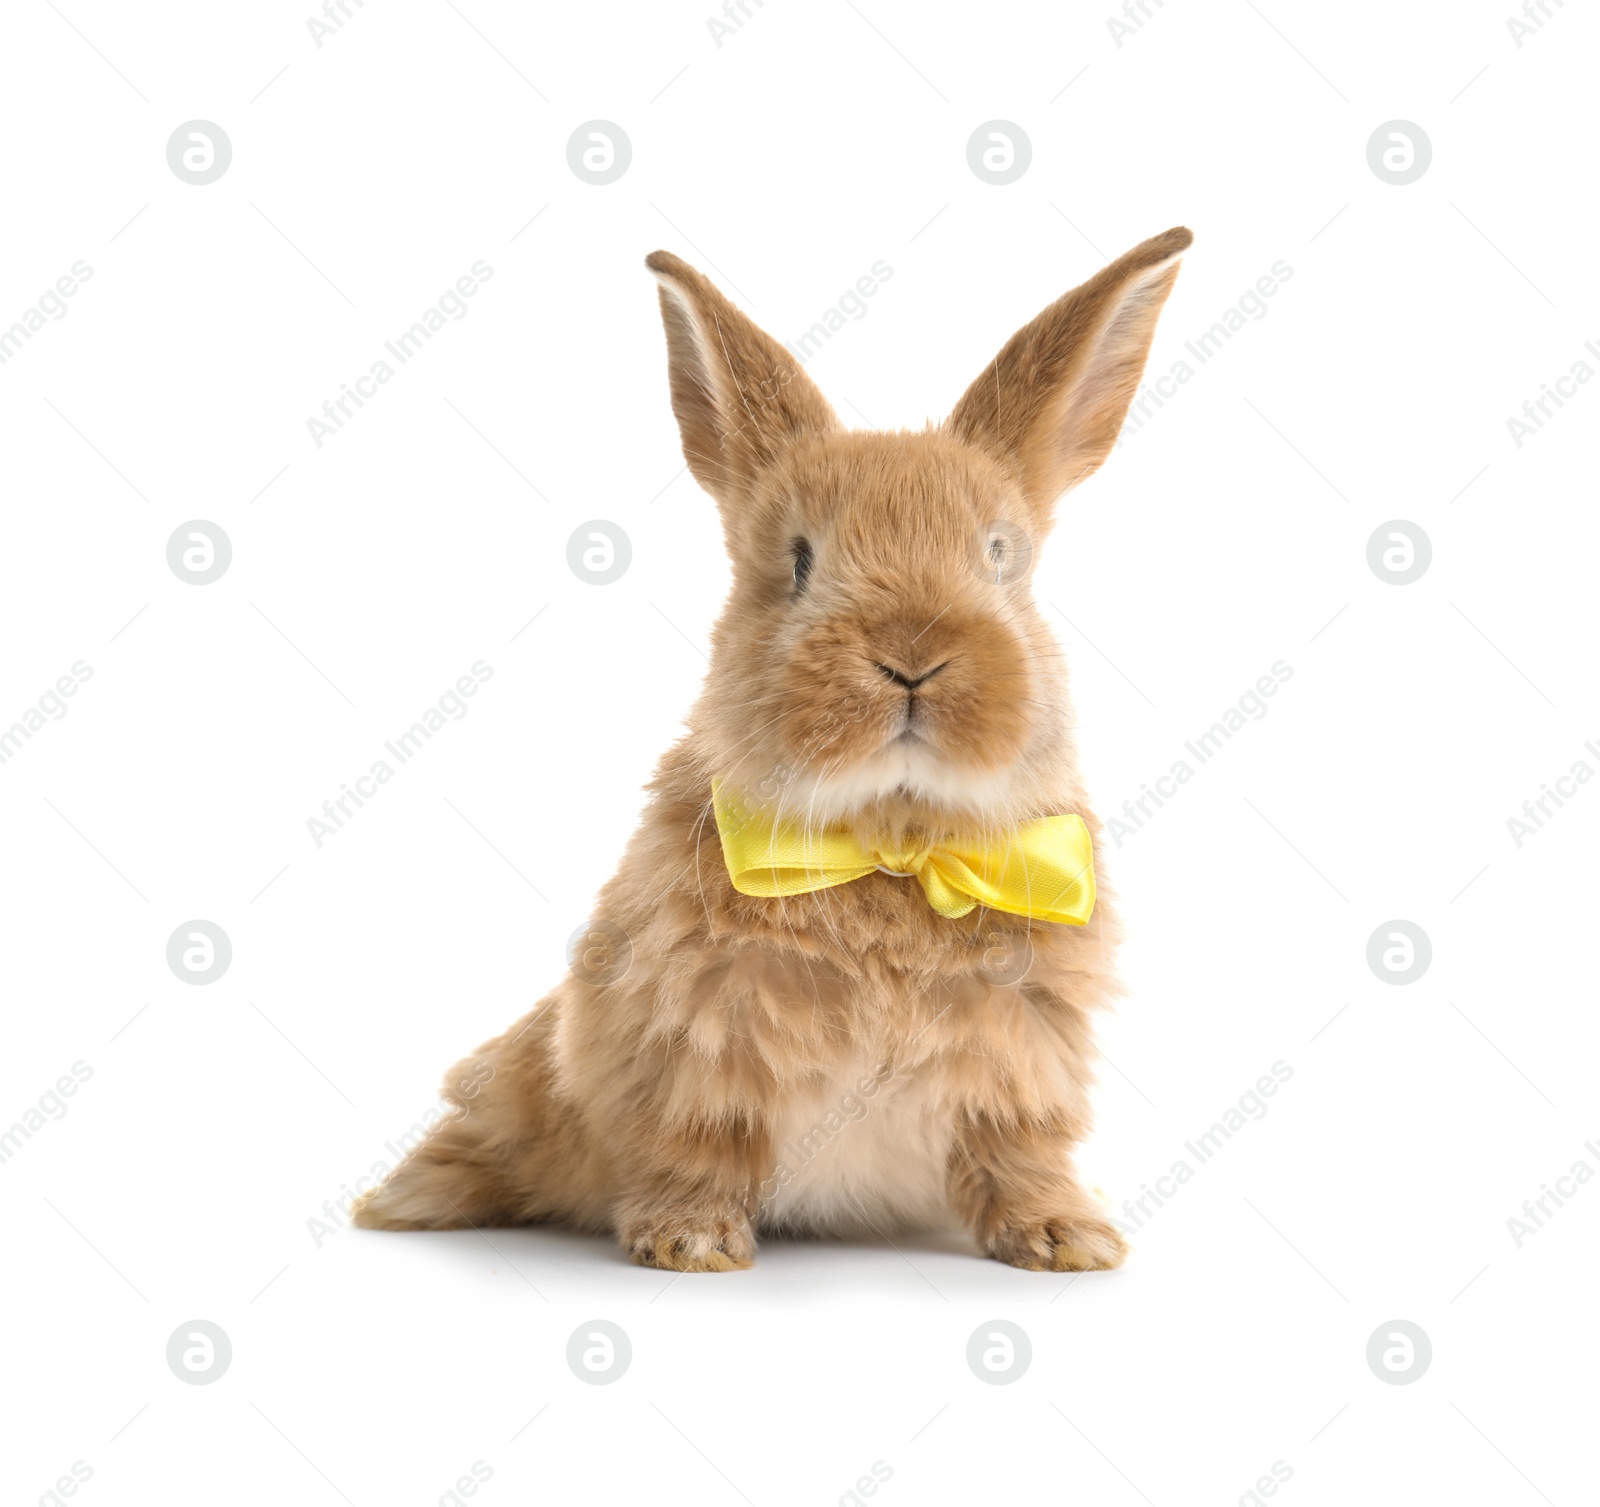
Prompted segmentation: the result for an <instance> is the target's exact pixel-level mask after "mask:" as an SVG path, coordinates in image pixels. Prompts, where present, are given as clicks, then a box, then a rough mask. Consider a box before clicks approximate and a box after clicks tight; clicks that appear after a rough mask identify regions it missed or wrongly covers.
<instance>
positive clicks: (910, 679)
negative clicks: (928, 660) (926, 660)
mask: <svg viewBox="0 0 1600 1507" xmlns="http://www.w3.org/2000/svg"><path fill="white" fill-rule="evenodd" d="M949 663H950V661H949V660H948V659H947V660H945V661H944V662H943V663H941V664H936V665H935V666H934V667H933V668H932V669H931V670H924V671H923V672H922V674H920V675H907V674H906V672H905V671H904V670H897V669H895V667H894V666H893V665H886V664H880V663H878V662H877V661H876V660H875V661H873V668H874V669H876V670H881V671H882V672H883V673H884V674H885V675H887V676H888V677H889V679H890V680H892V681H893V682H894V683H895V684H896V685H900V686H904V687H905V688H906V689H907V690H908V691H914V690H916V688H917V687H918V686H919V685H921V684H922V683H923V682H924V681H927V680H932V679H933V677H934V676H935V675H937V674H938V673H939V671H940V670H942V669H943V668H944V667H945V665H947V664H949Z"/></svg>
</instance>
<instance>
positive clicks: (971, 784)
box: [783, 743, 1015, 827]
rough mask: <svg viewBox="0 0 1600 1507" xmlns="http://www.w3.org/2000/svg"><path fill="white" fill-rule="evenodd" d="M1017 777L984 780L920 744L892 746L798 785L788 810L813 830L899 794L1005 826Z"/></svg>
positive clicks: (993, 775) (1005, 773)
mask: <svg viewBox="0 0 1600 1507" xmlns="http://www.w3.org/2000/svg"><path fill="white" fill-rule="evenodd" d="M1013 782H1014V774H1013V772H1012V771H1010V770H996V771H992V772H990V773H988V774H979V773H977V772H976V771H974V770H972V769H969V768H966V767H964V766H962V765H958V764H953V763H951V762H950V761H949V760H947V759H945V758H942V757H941V756H940V755H939V754H938V753H937V752H935V750H933V749H932V748H930V747H928V746H927V745H926V744H921V743H909V744H908V743H889V744H886V745H885V746H884V747H883V748H881V749H879V750H878V752H877V753H875V754H872V755H870V756H869V757H867V758H865V759H862V760H861V761H860V762H859V763H858V764H855V765H854V766H853V767H851V768H850V769H847V770H843V771H835V772H831V773H830V774H829V776H828V777H827V778H826V779H825V780H818V779H816V778H814V777H812V778H804V779H802V780H799V781H797V782H796V788H795V789H794V790H793V791H792V792H790V793H786V794H785V796H784V799H783V808H784V811H785V813H786V814H788V813H790V812H793V813H794V814H796V815H798V816H801V817H803V818H804V819H805V820H806V821H808V822H810V823H811V824H812V825H814V826H818V827H822V826H829V825H831V824H833V823H835V822H838V821H842V820H844V819H845V818H847V817H848V816H850V814H851V813H852V812H854V811H857V810H859V809H860V808H861V807H862V806H864V805H867V804H868V803H869V802H871V801H874V800H876V799H878V798H879V797H881V796H887V795H892V794H894V793H895V792H896V791H900V792H903V793H905V794H907V795H911V796H916V797H918V798H920V799H921V800H923V801H926V802H927V803H928V804H929V805H930V806H932V807H934V808H935V809H936V810H940V811H945V812H949V813H950V814H951V815H953V816H961V817H966V818H969V819H972V820H976V821H1000V820H1004V819H1005V816H1006V813H1007V812H1008V811H1009V810H1010V808H1011V805H1012V803H1013V802H1014V800H1015V789H1014V783H1013Z"/></svg>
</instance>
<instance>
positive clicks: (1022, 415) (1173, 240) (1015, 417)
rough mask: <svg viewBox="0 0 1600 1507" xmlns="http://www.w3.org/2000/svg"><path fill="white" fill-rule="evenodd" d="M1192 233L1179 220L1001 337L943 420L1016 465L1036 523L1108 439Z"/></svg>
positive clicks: (1123, 412)
mask: <svg viewBox="0 0 1600 1507" xmlns="http://www.w3.org/2000/svg"><path fill="white" fill-rule="evenodd" d="M1193 239H1194V236H1193V235H1192V234H1191V233H1190V232H1189V231H1188V230H1186V229H1184V228H1183V227H1182V226H1181V225H1180V226H1177V227H1175V228H1174V229H1172V230H1169V231H1166V232H1165V233H1164V234H1162V235H1158V236H1154V237H1152V238H1151V239H1150V240H1148V241H1145V242H1144V243H1143V244H1142V245H1139V246H1135V247H1134V248H1133V250H1132V251H1129V252H1127V253H1126V254H1125V255H1123V256H1120V257H1118V258H1117V260H1116V261H1114V262H1112V263H1111V264H1110V265H1109V266H1107V267H1105V268H1102V269H1101V271H1099V272H1098V273H1096V274H1095V275H1094V276H1093V277H1091V278H1090V279H1089V281H1088V282H1086V283H1084V284H1083V285H1082V286H1081V287H1078V288H1074V289H1073V290H1072V291H1071V292H1070V293H1067V294H1064V295H1062V297H1060V298H1058V299H1057V300H1056V301H1055V302H1054V303H1053V304H1051V305H1050V307H1049V308H1048V309H1046V310H1045V311H1044V312H1043V313H1042V314H1040V315H1039V316H1038V317H1037V318H1035V319H1034V320H1032V321H1031V322H1030V323H1028V324H1026V325H1024V326H1023V327H1022V328H1021V329H1020V330H1018V331H1017V333H1016V334H1015V335H1013V336H1012V337H1011V339H1010V340H1008V341H1007V342H1006V343H1005V346H1004V348H1003V349H1002V350H1001V352H1000V354H999V355H998V356H997V357H996V358H995V359H994V361H993V362H992V363H991V364H990V366H989V368H988V369H987V370H986V371H985V372H984V373H983V375H982V376H980V377H979V378H978V380H977V381H975V382H974V383H973V384H972V386H971V387H969V388H968V389H967V390H966V392H965V394H963V396H962V398H961V401H960V402H959V403H957V404H956V406H955V409H954V411H953V412H952V413H951V415H950V417H949V419H948V420H947V426H948V428H949V429H950V430H951V431H952V432H953V433H954V434H956V435H957V436H958V437H959V438H961V439H963V440H965V441H966V442H967V443H969V444H973V445H977V446H978V447H980V448H981V449H984V450H987V451H988V452H990V453H991V454H993V455H996V456H998V457H999V458H1000V459H1002V460H1004V461H1006V462H1008V463H1009V464H1011V465H1013V466H1015V467H1016V468H1017V470H1018V472H1019V473H1020V476H1021V479H1022V485H1023V489H1024V491H1025V493H1026V494H1027V498H1028V501H1029V503H1030V504H1031V505H1032V507H1033V508H1034V510H1035V512H1036V514H1037V515H1038V518H1039V520H1040V521H1041V522H1048V520H1049V518H1050V515H1051V506H1052V504H1053V503H1054V502H1055V500H1056V498H1058V497H1059V496H1060V495H1061V494H1062V493H1063V492H1065V491H1067V490H1068V489H1069V488H1071V487H1073V486H1075V485H1077V483H1078V482H1080V481H1081V480H1082V479H1083V478H1084V477H1085V476H1087V475H1089V473H1090V472H1092V471H1094V470H1095V469H1097V468H1098V467H1099V465H1100V463H1101V462H1102V461H1103V460H1105V458H1106V456H1107V455H1109V454H1110V453H1111V447H1112V446H1113V445H1115V444H1116V442H1117V434H1118V432H1119V431H1120V429H1121V428H1122V421H1123V419H1124V418H1126V417H1127V413H1128V405H1129V404H1130V403H1131V402H1132V401H1133V397H1134V393H1135V392H1136V391H1137V390H1138V386H1139V378H1140V377H1141V375H1142V374H1143V372H1144V363H1145V357H1146V356H1148V355H1149V353H1150V342H1151V340H1153V339H1154V337H1155V330H1156V317H1157V315H1159V314H1160V313H1161V306H1162V304H1164V303H1165V302H1166V301H1167V294H1169V293H1170V292H1171V291H1172V284H1173V282H1174V281H1175V280H1176V278H1177V276H1178V261H1179V258H1180V257H1182V255H1183V253H1184V252H1185V251H1186V250H1188V248H1189V243H1190V242H1191V241H1193Z"/></svg>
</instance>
